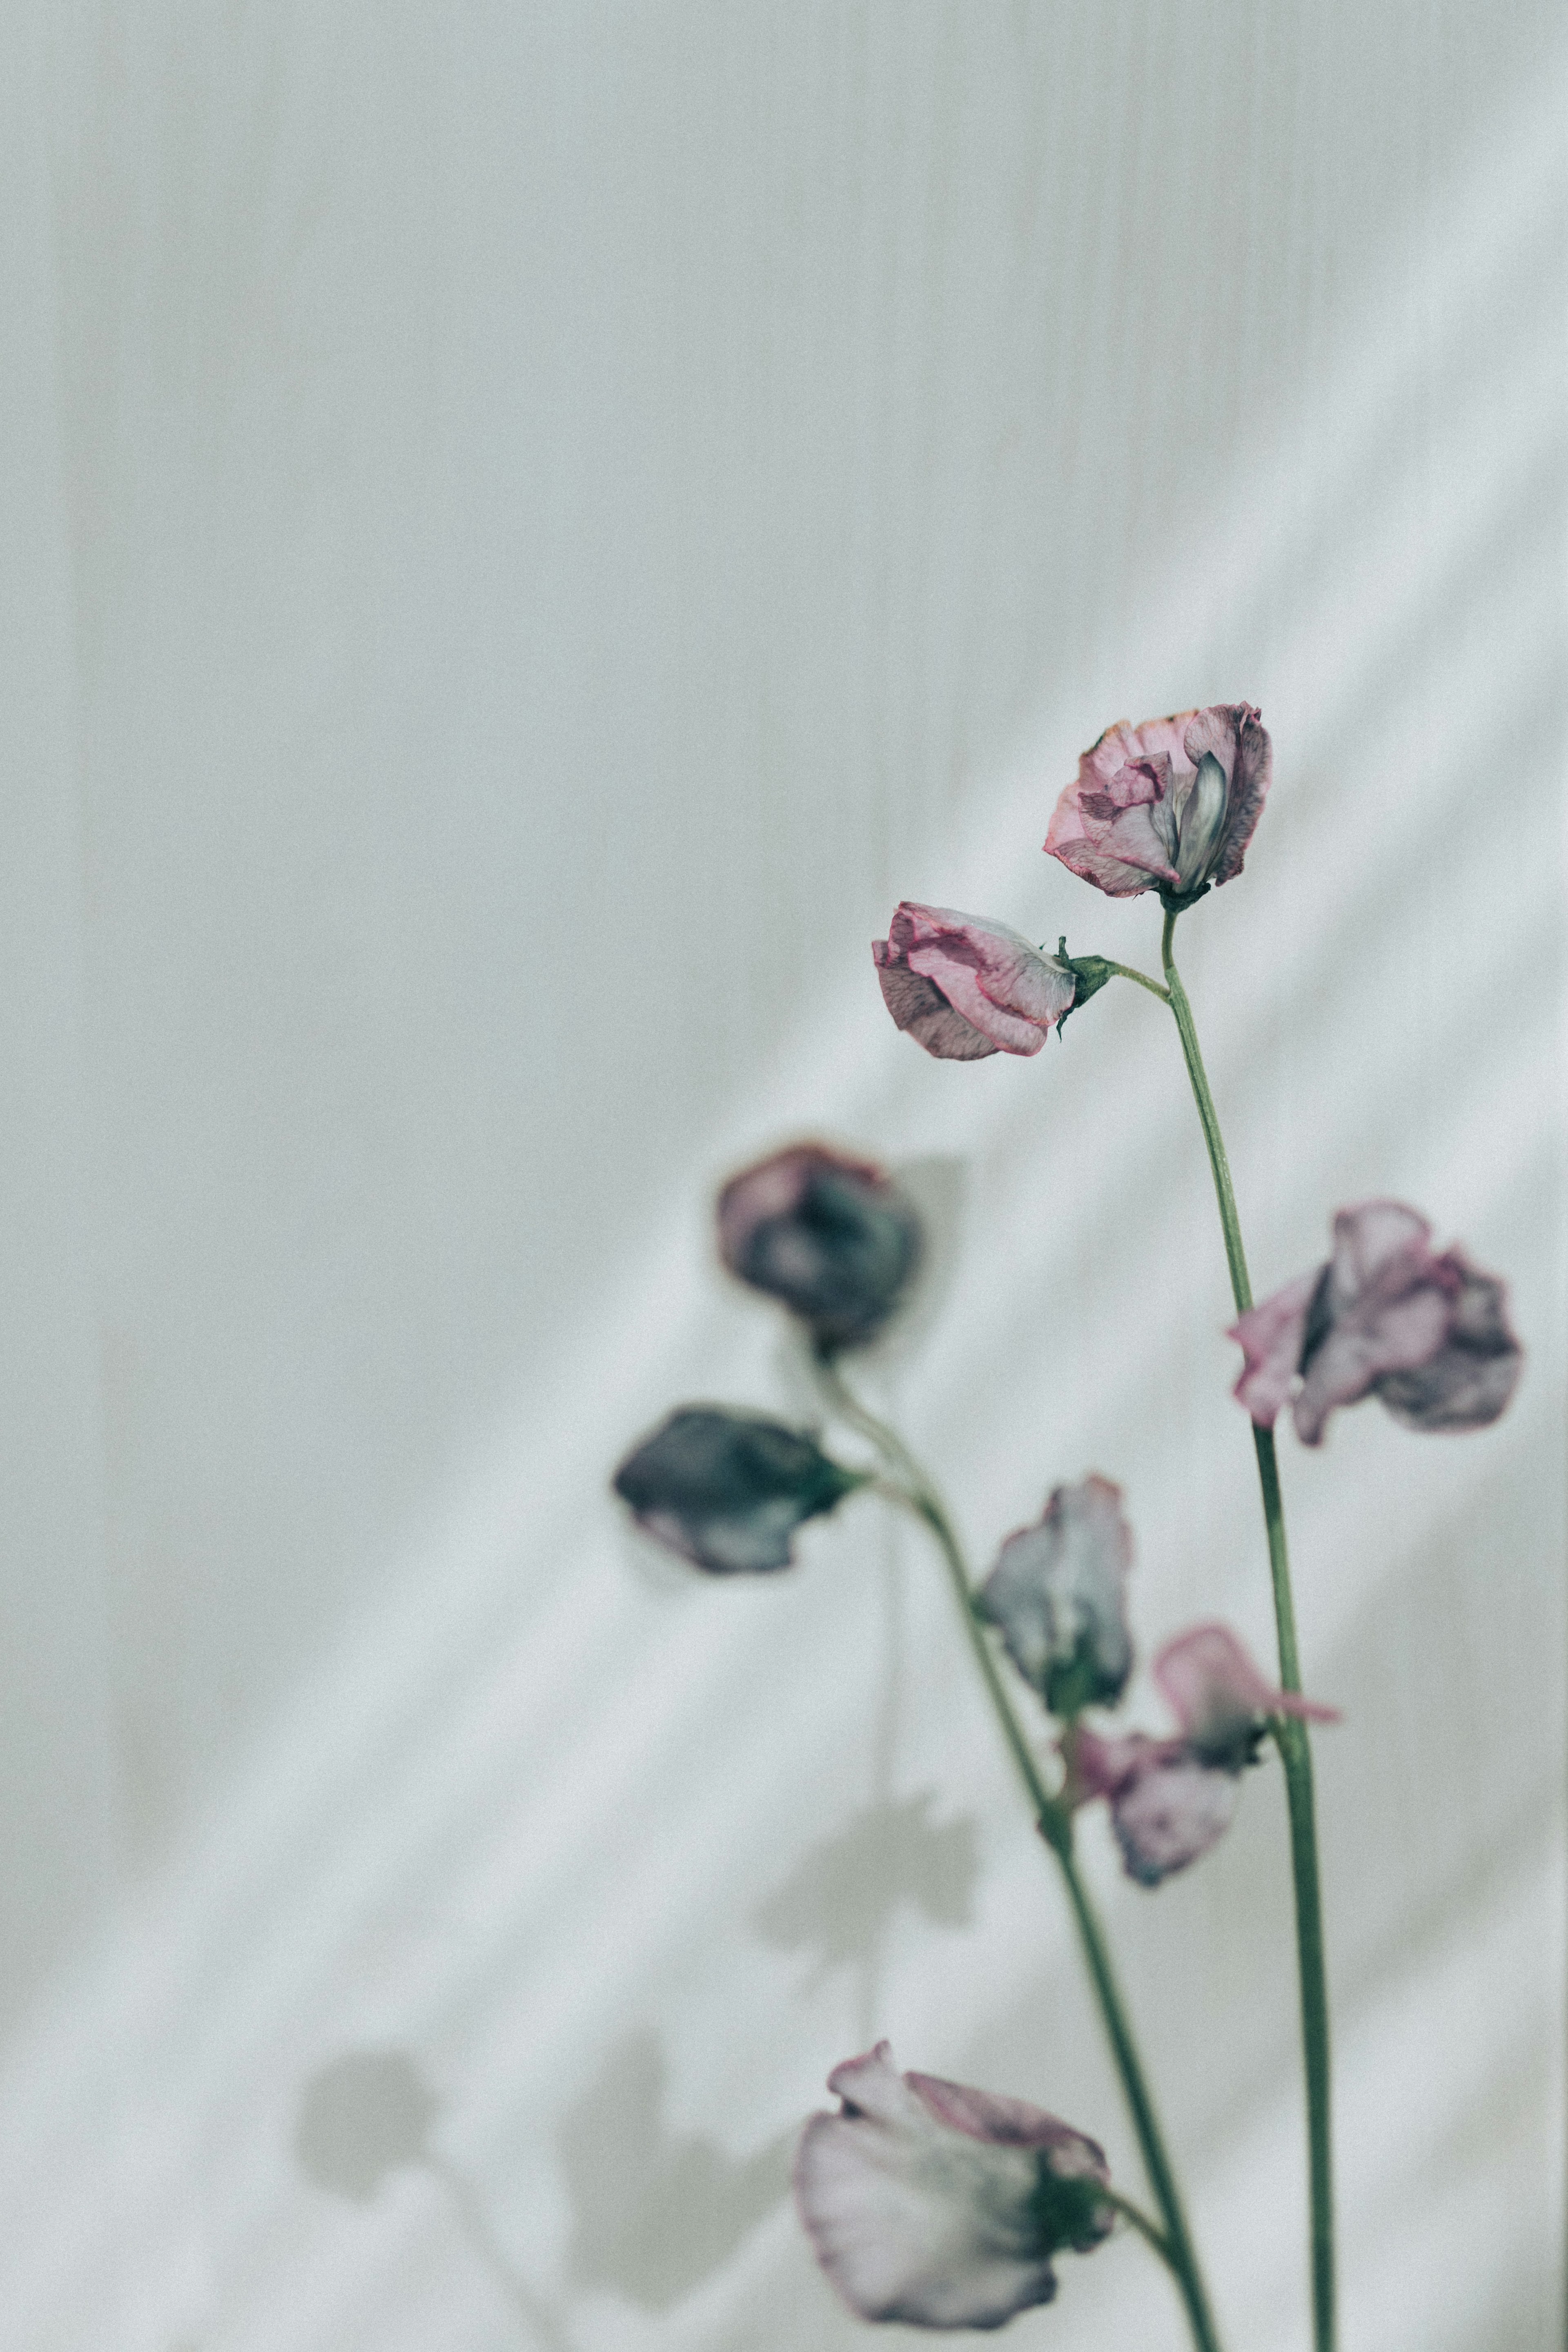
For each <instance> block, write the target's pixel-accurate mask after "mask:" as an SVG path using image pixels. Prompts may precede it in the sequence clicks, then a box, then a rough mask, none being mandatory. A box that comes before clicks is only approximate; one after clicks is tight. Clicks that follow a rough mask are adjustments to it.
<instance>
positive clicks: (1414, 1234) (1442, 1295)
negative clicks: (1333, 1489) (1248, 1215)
mask: <svg viewBox="0 0 1568 2352" xmlns="http://www.w3.org/2000/svg"><path fill="white" fill-rule="evenodd" d="M1431 1238H1432V1228H1431V1226H1430V1225H1429V1224H1428V1223H1427V1222H1426V1218H1425V1217H1422V1216H1418V1215H1417V1214H1416V1213H1415V1210H1414V1209H1407V1208H1405V1206H1404V1205H1403V1204H1402V1203H1401V1202H1398V1201H1363V1202H1362V1204H1361V1206H1360V1207H1359V1208H1355V1209H1342V1210H1341V1211H1340V1213H1339V1214H1338V1216H1337V1217H1336V1218H1335V1219H1334V1251H1333V1255H1332V1256H1331V1258H1330V1259H1329V1261H1328V1263H1327V1264H1326V1265H1321V1266H1314V1267H1313V1269H1312V1271H1311V1273H1310V1274H1304V1275H1302V1276H1300V1278H1299V1279H1298V1280H1297V1281H1295V1282H1290V1283H1287V1284H1286V1286H1285V1287H1284V1289H1283V1290H1278V1291H1276V1292H1275V1294H1274V1296H1273V1297H1271V1298H1266V1299H1264V1300H1263V1302H1262V1304H1261V1305H1260V1306H1258V1307H1252V1308H1251V1309H1250V1310H1249V1311H1248V1313H1247V1314H1246V1315H1244V1316H1243V1317H1242V1318H1241V1319H1240V1321H1239V1322H1238V1323H1237V1324H1236V1326H1235V1327H1234V1328H1233V1329H1232V1332H1231V1335H1230V1336H1231V1338H1232V1339H1239V1341H1240V1342H1241V1346H1242V1350H1243V1353H1244V1356H1245V1358H1246V1361H1245V1363H1244V1365H1243V1368H1242V1373H1241V1378H1240V1379H1239V1380H1238V1381H1237V1384H1236V1393H1237V1398H1238V1399H1239V1401H1240V1402H1241V1403H1243V1404H1244V1405H1245V1406H1246V1407H1247V1412H1249V1413H1250V1414H1251V1416H1252V1418H1253V1420H1254V1421H1255V1422H1258V1423H1260V1424H1261V1426H1262V1427H1263V1428H1265V1429H1272V1427H1273V1426H1274V1422H1275V1419H1276V1416H1277V1415H1278V1414H1279V1412H1280V1410H1281V1408H1282V1407H1283V1406H1284V1405H1285V1404H1286V1403H1288V1402H1289V1405H1290V1409H1291V1415H1292V1418H1293V1419H1294V1421H1295V1423H1296V1434H1297V1436H1298V1437H1300V1439H1301V1441H1302V1443H1303V1444H1306V1445H1319V1444H1321V1443H1322V1436H1323V1429H1324V1426H1325V1424H1326V1423H1327V1421H1328V1418H1329V1415H1330V1414H1331V1412H1333V1411H1334V1410H1335V1409H1336V1407H1337V1406H1340V1405H1342V1404H1355V1403H1357V1402H1359V1401H1360V1399H1361V1398H1363V1397H1365V1396H1375V1397H1376V1398H1378V1400H1379V1401H1380V1402H1382V1403H1383V1404H1384V1405H1385V1406H1386V1407H1387V1408H1388V1411H1389V1412H1391V1413H1393V1415H1394V1419H1395V1420H1396V1421H1402V1422H1404V1423H1405V1426H1406V1428H1408V1429H1427V1430H1451V1429H1484V1428H1485V1427H1486V1426H1487V1424H1488V1423H1489V1422H1493V1421H1495V1420H1496V1419H1497V1417H1498V1415H1499V1413H1500V1412H1501V1411H1502V1410H1503V1407H1504V1406H1505V1405H1506V1404H1507V1402H1508V1401H1509V1399H1510V1396H1511V1395H1512V1394H1513V1391H1514V1383H1515V1382H1516V1381H1517V1380H1518V1378H1519V1373H1520V1367H1521V1362H1522V1360H1523V1356H1522V1351H1521V1348H1520V1344H1519V1341H1518V1340H1517V1339H1515V1337H1514V1335H1513V1332H1512V1331H1511V1329H1510V1327H1509V1319H1508V1293H1507V1290H1506V1287H1505V1286H1504V1285H1503V1284H1502V1283H1501V1282H1500V1280H1499V1279H1498V1277H1497V1276H1495V1275H1490V1274H1482V1273H1480V1272H1479V1271H1478V1269H1477V1268H1476V1267H1475V1266H1473V1265H1471V1264H1470V1262H1469V1260H1468V1258H1467V1257H1466V1255H1465V1254H1464V1252H1463V1250H1460V1249H1450V1250H1445V1251H1444V1252H1443V1254H1442V1255H1441V1256H1438V1255H1435V1254H1434V1252H1433V1250H1432V1247H1431Z"/></svg>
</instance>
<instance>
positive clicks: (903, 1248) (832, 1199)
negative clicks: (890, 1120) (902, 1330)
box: [718, 1143, 921, 1348]
mask: <svg viewBox="0 0 1568 2352" xmlns="http://www.w3.org/2000/svg"><path fill="white" fill-rule="evenodd" d="M718 1220H719V1255H720V1256H721V1258H722V1259H723V1261H724V1264H725V1265H727V1266H728V1267H729V1269H730V1271H731V1274H734V1275H738V1276H740V1278H741V1280H742V1282H745V1283H749V1284H750V1285H751V1286H752V1289H753V1290H762V1291H765V1292H766V1293H767V1295H768V1297H771V1298H776V1299H778V1300H779V1301H780V1302H781V1304H782V1305H784V1306H785V1307H788V1308H789V1310H790V1312H791V1314H792V1315H797V1316H798V1317H799V1318H800V1319H801V1321H802V1322H803V1323H805V1325H806V1327H807V1328H808V1329H809V1330H810V1332H811V1334H812V1337H813V1338H814V1339H816V1340H817V1341H818V1342H819V1343H820V1344H821V1345H823V1346H826V1347H829V1348H849V1347H858V1346H861V1345H863V1344H864V1342H865V1341H867V1340H868V1339H875V1338H876V1336H877V1334H878V1332H879V1331H880V1330H881V1329H882V1328H883V1326H884V1325H885V1324H886V1323H887V1322H888V1320H889V1318H890V1317H891V1316H892V1315H894V1314H895V1313H896V1312H897V1310H898V1308H899V1307H900V1304H901V1303H902V1301H903V1298H904V1296H905V1294H906V1292H907V1290H908V1288H909V1285H910V1281H911V1280H912V1278H913V1276H914V1274H915V1271H916V1269H917V1267H918V1266H919V1264H920V1258H921V1223H920V1218H919V1216H918V1214H917V1213H916V1211H915V1207H914V1204H913V1202H910V1201H909V1200H906V1198H905V1197H904V1195H903V1193H902V1192H900V1190H899V1188H898V1186H897V1185H896V1184H895V1183H893V1182H892V1181H891V1179H890V1178H889V1177H888V1176H886V1175H884V1174H883V1172H882V1171H881V1170H880V1169H879V1168H876V1167H873V1166H872V1165H871V1164H870V1163H869V1162H868V1161H866V1160H850V1159H847V1158H846V1157H845V1156H844V1154H843V1153H842V1152H837V1151H829V1150H826V1147H825V1146H824V1145H822V1144H819V1143H796V1144H792V1145H791V1146H790V1147H789V1148H788V1150H784V1151H775V1152H773V1153H771V1154H770V1155H769V1157H768V1158H767V1159H766V1160H758V1162H757V1163H756V1165H755V1167H752V1168H745V1169H742V1171H741V1173H740V1174H739V1175H738V1176H733V1177H731V1180H730V1181H729V1183H728V1184H726V1185H725V1187H724V1189H723V1191H722V1192H721V1193H720V1195H719V1205H718Z"/></svg>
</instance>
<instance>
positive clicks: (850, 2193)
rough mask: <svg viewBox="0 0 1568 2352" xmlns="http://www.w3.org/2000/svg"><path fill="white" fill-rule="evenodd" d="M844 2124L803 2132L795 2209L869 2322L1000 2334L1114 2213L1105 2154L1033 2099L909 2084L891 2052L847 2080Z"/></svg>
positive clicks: (930, 2081) (835, 2078) (871, 2054)
mask: <svg viewBox="0 0 1568 2352" xmlns="http://www.w3.org/2000/svg"><path fill="white" fill-rule="evenodd" d="M827 2087H828V2089H829V2090H830V2091H832V2092H834V2093H835V2094H836V2095H837V2097H838V2098H839V2099H840V2100H841V2101H842V2103H843V2105H842V2107H841V2110H840V2112H839V2113H838V2114H837V2115H816V2116H812V2118H811V2120H810V2122H809V2123H808V2124H807V2125H806V2126H805V2131H804V2132H803V2133H802V2134H801V2140H800V2150H799V2154H798V2155H797V2156H796V2158H795V2202H796V2205H797V2206H798V2208H799V2210H800V2217H801V2220H802V2221H803V2222H804V2223H805V2231H806V2234H807V2236H808V2237H809V2238H810V2240H811V2242H812V2246H813V2249H814V2251H815V2252H816V2259H817V2261H818V2262H819V2263H821V2264H822V2267H823V2269H824V2270H825V2271H826V2273H827V2275H828V2277H829V2278H830V2279H831V2280H832V2282H833V2284H834V2285H835V2286H836V2287H837V2290H838V2292H839V2294H841V2295H842V2296H843V2298H844V2300H845V2302H846V2303H847V2305H849V2307H850V2309H851V2310H852V2311H854V2312H858V2314H859V2315H860V2317H861V2318H862V2319H891V2320H901V2321H902V2322H903V2324H904V2326H907V2327H1000V2326H1002V2324H1003V2322H1004V2321H1005V2320H1008V2319H1011V2318H1012V2317H1013V2315H1014V2314H1015V2313H1016V2312H1019V2311H1024V2310H1026V2309H1027V2308H1028V2306H1029V2305H1031V2304H1037V2303H1049V2301H1050V2300H1051V2297H1052V2296H1053V2295H1054V2294H1055V2293H1056V2291H1057V2280H1056V2273H1055V2272H1054V2271H1053V2269H1052V2267H1051V2257H1052V2256H1053V2255H1054V2254H1057V2253H1059V2252H1061V2251H1062V2249H1063V2248H1064V2247H1068V2246H1070V2247H1071V2248H1072V2249H1073V2251H1074V2252H1077V2253H1088V2252H1090V2251H1091V2249H1092V2248H1094V2247H1095V2246H1097V2245H1099V2244H1100V2241H1101V2240H1102V2239H1103V2238H1106V2237H1108V2236H1109V2235H1110V2231H1111V2229H1112V2227H1113V2226H1114V2223H1115V2219H1116V2216H1115V2213H1114V2210H1113V2209H1112V2208H1111V2206H1110V2204H1108V2203H1107V2202H1106V2200H1105V2199H1104V2198H1103V2197H1102V2196H1101V2195H1100V2194H1099V2192H1100V2190H1101V2189H1106V2188H1108V2187H1109V2186H1110V2172H1109V2170H1108V2168H1107V2166H1106V2161H1105V2156H1104V2153H1103V2151H1102V2150H1101V2149H1100V2148H1099V2147H1097V2146H1096V2145H1095V2143H1094V2141H1093V2140H1091V2139H1088V2138H1086V2137H1084V2135H1083V2133H1082V2132H1077V2131H1074V2130H1073V2128H1072V2126H1070V2125H1069V2124H1064V2123H1061V2122H1058V2118H1057V2117H1056V2116H1049V2115H1047V2114H1046V2113H1045V2112H1044V2110H1043V2109H1041V2108H1039V2107H1035V2106H1030V2105H1027V2103H1026V2101H1024V2100H1023V2099H1010V2098H1004V2097H1001V2096H999V2095H997V2094H996V2093H994V2092H991V2091H974V2090H970V2089H969V2088H968V2087H967V2086H966V2085H965V2084H962V2083H944V2082H942V2081H939V2080H938V2079H937V2077H936V2076H934V2075H931V2074H900V2073H899V2072H898V2070H897V2068H896V2067H895V2066H894V2064H893V2059H892V2052H891V2049H890V2047H889V2044H888V2043H887V2042H878V2044H877V2046H876V2048H875V2049H874V2050H871V2051H868V2053H866V2055H865V2056H864V2057H862V2058H850V2059H847V2061H846V2062H845V2063H844V2064H843V2065H842V2066H836V2067H835V2068H834V2070H833V2072H832V2074H830V2075H829V2076H828V2078H827Z"/></svg>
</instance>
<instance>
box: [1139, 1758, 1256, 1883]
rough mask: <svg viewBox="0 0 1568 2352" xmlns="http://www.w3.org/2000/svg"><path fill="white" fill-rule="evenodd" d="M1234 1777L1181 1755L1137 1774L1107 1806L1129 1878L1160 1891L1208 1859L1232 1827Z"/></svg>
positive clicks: (1235, 1788) (1234, 1802) (1234, 1797)
mask: <svg viewBox="0 0 1568 2352" xmlns="http://www.w3.org/2000/svg"><path fill="white" fill-rule="evenodd" d="M1236 1791H1237V1782H1236V1780H1235V1777H1234V1776H1233V1775H1232V1774H1231V1773H1229V1772H1226V1771H1222V1770H1220V1769H1217V1768H1216V1767H1215V1766H1214V1765H1212V1764H1205V1763H1203V1762H1202V1761H1201V1760H1200V1759H1199V1758H1197V1757H1196V1756H1194V1755H1192V1754H1190V1753H1188V1752H1186V1751H1185V1750H1184V1751H1183V1752H1181V1753H1179V1754H1176V1755H1172V1756H1167V1757H1166V1758H1164V1759H1162V1760H1160V1761H1158V1762H1155V1763H1152V1764H1151V1765H1150V1766H1149V1767H1148V1768H1147V1769H1145V1770H1142V1771H1140V1772H1136V1773H1134V1774H1133V1776H1132V1778H1131V1780H1127V1781H1125V1782H1124V1783H1123V1785H1122V1787H1121V1790H1119V1791H1118V1792H1117V1794H1116V1796H1114V1797H1113V1798H1112V1799H1111V1803H1110V1825H1111V1827H1112V1829H1113V1830H1114V1831H1115V1832H1116V1842H1117V1843H1118V1845H1119V1846H1120V1847H1121V1859H1122V1861H1123V1863H1124V1864H1126V1866H1127V1874H1128V1876H1129V1877H1130V1878H1135V1879H1136V1880H1137V1881H1138V1884H1139V1885H1140V1886H1158V1885H1160V1883H1161V1881H1162V1880H1163V1879H1166V1878H1169V1877H1170V1876H1171V1875H1172V1874H1173V1872H1174V1871H1178V1870H1185V1868H1186V1867H1187V1864H1189V1863H1192V1862H1196V1861H1197V1859H1198V1857H1199V1855H1200V1854H1205V1853H1207V1852H1208V1850H1209V1848H1210V1846H1212V1845H1215V1844H1216V1843H1217V1842H1218V1841H1219V1839H1220V1838H1222V1837H1223V1836H1224V1834H1225V1832H1226V1830H1227V1829H1228V1828H1229V1827H1230V1819H1231V1815H1232V1814H1233V1813H1234V1812H1235V1811H1236Z"/></svg>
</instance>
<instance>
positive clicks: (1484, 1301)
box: [1373, 1249, 1524, 1430]
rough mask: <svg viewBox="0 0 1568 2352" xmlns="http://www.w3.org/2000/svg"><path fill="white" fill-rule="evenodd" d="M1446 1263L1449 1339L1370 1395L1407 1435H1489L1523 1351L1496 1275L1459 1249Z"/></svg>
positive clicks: (1387, 1376) (1381, 1381)
mask: <svg viewBox="0 0 1568 2352" xmlns="http://www.w3.org/2000/svg"><path fill="white" fill-rule="evenodd" d="M1442 1263H1443V1265H1446V1266H1447V1268H1448V1269H1449V1270H1450V1271H1451V1272H1452V1273H1453V1274H1454V1275H1456V1276H1458V1283H1459V1289H1458V1296H1457V1297H1456V1299H1455V1302H1454V1318H1453V1321H1452V1323H1451V1325H1450V1326H1449V1329H1448V1336H1447V1339H1446V1340H1445V1341H1444V1343H1443V1345H1442V1347H1441V1348H1440V1349H1438V1350H1437V1352H1436V1355H1434V1356H1431V1357H1430V1358H1428V1360H1426V1362H1425V1363H1424V1364H1419V1365H1417V1366H1415V1367H1414V1368H1413V1369H1412V1370H1405V1371H1395V1372H1384V1373H1382V1374H1380V1375H1379V1377H1378V1379H1377V1380H1376V1381H1374V1382H1373V1392H1374V1394H1375V1395H1376V1397H1377V1399H1378V1402H1380V1403H1381V1404H1384V1405H1385V1406H1386V1407H1387V1409H1388V1411H1389V1412H1391V1413H1393V1415H1394V1419H1395V1420H1396V1421H1402V1422H1403V1423H1405V1427H1406V1428H1407V1429H1422V1430H1463V1429H1485V1428H1486V1427H1488V1426H1489V1423H1492V1422H1494V1421H1495V1420H1496V1419H1497V1417H1498V1415H1499V1413H1500V1412H1502V1410H1503V1408H1504V1406H1505V1405H1506V1404H1507V1403H1508V1401H1509V1399H1510V1397H1511V1396H1512V1394H1513V1391H1514V1389H1515V1386H1516V1385H1517V1383H1518V1380H1519V1375H1520V1371H1521V1367H1522V1365H1523V1362H1524V1354H1523V1350H1522V1349H1521V1347H1520V1344H1519V1341H1518V1340H1517V1339H1515V1337H1514V1335H1513V1332H1512V1329H1511V1328H1510V1324H1509V1319H1508V1292H1507V1290H1506V1288H1505V1286H1504V1285H1503V1284H1502V1283H1500V1281H1499V1280H1498V1279H1497V1277H1496V1276H1495V1275H1489V1274H1479V1273H1477V1271H1476V1270H1475V1268H1474V1267H1473V1266H1472V1265H1470V1263H1469V1261H1468V1258H1467V1257H1466V1256H1465V1254H1464V1252H1463V1251H1462V1250H1457V1249H1456V1250H1450V1251H1448V1253H1447V1256H1446V1257H1445V1258H1444V1259H1443V1261H1442Z"/></svg>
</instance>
